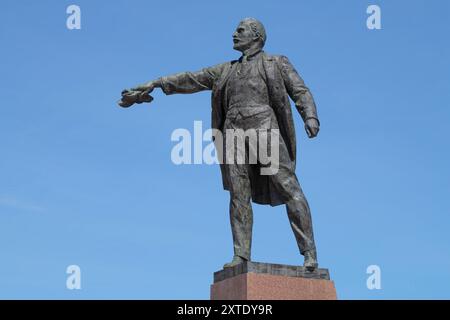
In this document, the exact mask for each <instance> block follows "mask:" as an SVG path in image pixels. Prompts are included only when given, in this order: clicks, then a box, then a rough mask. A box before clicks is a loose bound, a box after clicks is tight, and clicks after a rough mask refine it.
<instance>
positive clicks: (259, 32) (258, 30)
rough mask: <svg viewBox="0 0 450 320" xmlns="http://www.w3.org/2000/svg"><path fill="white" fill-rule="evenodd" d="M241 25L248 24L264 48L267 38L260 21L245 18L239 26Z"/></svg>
mask: <svg viewBox="0 0 450 320" xmlns="http://www.w3.org/2000/svg"><path fill="white" fill-rule="evenodd" d="M241 23H245V24H249V25H250V28H251V29H252V31H253V33H254V34H255V36H257V37H258V38H259V40H260V41H261V44H262V46H264V44H265V43H266V39H267V36H266V29H265V28H264V25H263V24H262V23H261V21H259V20H256V19H255V18H245V19H243V20H242V21H241V22H240V23H239V24H241Z"/></svg>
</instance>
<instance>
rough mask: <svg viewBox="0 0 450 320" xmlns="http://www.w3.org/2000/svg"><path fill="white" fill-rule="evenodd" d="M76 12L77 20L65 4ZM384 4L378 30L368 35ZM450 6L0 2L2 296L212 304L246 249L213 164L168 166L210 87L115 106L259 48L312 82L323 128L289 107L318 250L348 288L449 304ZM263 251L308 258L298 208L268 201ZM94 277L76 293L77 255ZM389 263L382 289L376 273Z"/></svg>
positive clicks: (339, 284) (364, 294) (260, 216)
mask: <svg viewBox="0 0 450 320" xmlns="http://www.w3.org/2000/svg"><path fill="white" fill-rule="evenodd" d="M70 4H77V5H79V6H80V7H81V14H82V17H81V19H82V22H81V27H82V28H81V30H68V29H67V28H66V18H67V14H66V8H67V6H68V5H70ZM369 4H378V5H379V6H380V7H381V10H382V29H381V30H368V29H367V28H366V18H367V16H368V15H367V14H366V8H367V6H368V5H369ZM448 12H450V3H449V2H448V1H445V0H441V1H438V0H433V1H379V0H378V1H363V0H359V1H356V0H348V1H345V4H344V2H343V1H324V0H321V1H317V0H316V1H298V0H296V1H235V0H233V1H226V2H221V3H219V2H216V1H203V0H202V1H189V2H187V1H177V2H163V1H137V0H134V1H130V0H128V1H124V0H120V1H114V2H106V1H81V0H80V1H39V2H37V1H3V2H2V10H1V11H0V40H1V43H2V49H1V53H0V55H1V62H0V72H1V75H2V77H0V87H1V90H0V101H1V107H0V147H1V149H0V150H1V156H0V252H1V258H0V298H26V299H28V298H43V299H47V298H61V299H80V298H86V299H92V298H100V299H108V298H114V299H116V298H124V299H208V298H209V285H210V284H211V282H212V274H213V272H214V271H217V270H219V269H221V266H222V265H223V263H225V262H227V261H229V260H230V259H231V257H232V239H231V231H230V226H229V219H228V201H229V199H228V194H227V192H225V191H223V190H222V186H221V179H220V173H219V168H218V167H217V166H211V165H205V164H204V165H181V166H176V165H174V164H173V163H172V162H171V159H170V152H171V149H172V148H173V146H174V145H175V143H174V142H172V141H171V140H170V136H171V133H172V132H173V130H175V129H177V128H186V129H189V130H192V129H193V125H194V121H196V120H197V121H203V123H204V127H205V128H204V130H206V129H207V128H208V126H209V124H210V111H211V108H210V93H209V92H202V93H198V94H195V95H189V96H187V95H175V96H170V97H169V96H167V97H166V96H164V94H163V93H161V92H155V93H154V97H155V100H154V101H153V102H152V103H151V104H149V105H148V104H146V105H139V106H136V107H134V108H130V109H121V108H119V107H117V105H116V101H117V99H118V98H119V96H120V91H121V90H122V89H123V88H127V87H131V86H133V85H135V84H139V83H141V82H144V81H146V80H150V79H153V78H157V77H159V76H162V75H167V74H171V73H174V72H179V71H187V70H192V71H194V70H197V69H200V68H202V67H205V66H210V65H214V64H216V63H220V62H225V61H228V60H231V59H235V58H237V57H239V54H238V52H235V51H233V50H232V42H231V34H232V32H233V30H234V28H235V27H236V25H237V23H238V22H239V20H240V19H242V18H244V17H247V16H252V17H256V18H258V19H260V20H261V21H262V22H263V23H264V24H265V26H266V29H267V35H268V41H267V44H266V48H265V50H266V51H267V52H269V53H274V54H284V55H286V56H288V57H289V59H290V60H291V62H292V63H293V64H294V65H295V66H296V68H297V70H298V71H299V72H300V73H301V75H302V76H303V78H304V79H305V81H306V83H307V85H308V86H309V87H310V89H311V91H312V93H313V95H314V98H315V100H316V103H317V107H318V114H319V117H320V120H321V124H322V126H321V132H320V134H319V136H318V137H317V138H316V139H314V140H309V139H308V138H307V137H306V134H305V133H304V131H303V128H302V127H303V125H302V122H301V119H300V116H299V115H298V114H297V113H295V117H294V121H295V122H296V127H297V137H298V141H297V143H298V157H299V162H298V166H297V174H298V177H299V180H300V183H301V185H302V187H303V190H304V192H305V194H306V196H307V198H308V200H309V203H310V205H311V209H312V214H313V222H314V227H315V234H316V242H317V246H318V254H319V262H320V265H321V266H322V267H325V268H329V269H330V273H331V276H332V279H333V280H334V281H335V285H336V288H337V292H338V296H339V298H341V299H420V298H425V299H431V298H437V299H444V298H445V299H449V298H450V254H449V252H450V249H449V248H450V235H449V232H448V229H449V227H450V214H449V213H450V202H449V195H450V179H449V178H450V170H449V165H448V163H449V162H450V153H449V150H450V148H449V147H450V143H449V140H448V137H449V133H450V129H449V126H448V124H449V121H450V109H449V106H450V78H449V70H450V43H449V41H448V33H449V31H450V27H449V24H448ZM254 214H255V224H254V240H253V260H255V261H261V262H272V263H284V264H302V263H303V260H302V258H301V256H300V255H299V254H298V253H297V249H296V245H295V241H294V237H293V235H292V233H291V230H290V228H289V224H288V220H287V216H286V212H285V208H284V207H283V206H279V207H275V208H271V207H267V206H259V205H254ZM72 264H76V265H79V266H80V268H81V270H82V289H81V290H72V291H71V290H68V289H66V278H67V274H66V273H65V271H66V268H67V266H69V265H72ZM373 264H375V265H378V266H380V268H381V285H382V289H381V290H368V289H367V287H366V279H367V277H368V275H367V274H366V268H367V267H368V266H369V265H373Z"/></svg>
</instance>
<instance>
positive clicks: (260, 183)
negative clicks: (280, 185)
mask: <svg viewBox="0 0 450 320" xmlns="http://www.w3.org/2000/svg"><path fill="white" fill-rule="evenodd" d="M258 59H259V61H258V63H259V65H260V66H261V68H260V69H261V73H262V75H263V77H264V79H265V80H266V83H267V87H268V91H269V96H270V104H271V107H272V108H273V109H274V111H275V115H276V117H277V121H278V126H279V128H280V135H281V137H282V139H283V140H284V143H285V144H286V147H287V149H288V152H289V158H290V160H291V170H292V171H293V172H295V163H296V139H295V128H294V121H293V118H292V112H291V104H290V102H289V97H290V98H291V99H292V100H293V101H294V103H295V106H296V108H297V110H298V111H299V113H300V115H301V117H302V119H303V120H304V121H306V120H307V119H309V118H315V119H317V120H318V117H317V111H316V106H315V103H314V99H313V97H312V95H311V93H310V91H309V90H308V88H307V87H306V86H305V83H304V81H303V80H302V78H301V77H300V76H299V74H298V73H297V71H296V70H295V68H294V67H293V66H292V64H291V63H290V62H289V60H288V58H287V57H285V56H276V55H268V54H266V53H264V52H263V54H260V55H259V57H258ZM237 62H238V61H236V60H234V61H230V62H226V63H222V64H219V65H216V66H213V67H209V68H204V69H202V70H200V71H197V72H183V73H178V74H174V75H171V76H167V77H162V78H160V80H161V84H162V90H163V92H164V93H165V94H174V93H195V92H199V91H203V90H212V95H211V103H212V113H211V127H212V128H213V129H217V130H219V131H221V132H222V130H223V125H224V122H225V112H226V110H227V106H225V105H224V104H225V100H226V99H225V98H224V96H225V87H226V86H225V84H226V83H227V80H228V78H229V76H230V74H231V73H232V71H234V68H235V67H236V65H237ZM225 165H226V164H221V165H220V168H221V172H222V182H223V187H224V189H225V190H229V180H228V179H229V177H228V175H227V173H226V172H227V170H225V167H224V166H225ZM251 176H252V177H251V179H252V181H251V183H250V184H251V186H252V201H253V202H256V203H259V204H270V205H272V206H276V205H279V204H282V203H284V202H283V200H282V198H281V196H280V194H279V193H278V192H277V190H276V189H275V187H274V186H273V185H272V183H271V181H270V179H269V176H264V175H259V174H256V175H251Z"/></svg>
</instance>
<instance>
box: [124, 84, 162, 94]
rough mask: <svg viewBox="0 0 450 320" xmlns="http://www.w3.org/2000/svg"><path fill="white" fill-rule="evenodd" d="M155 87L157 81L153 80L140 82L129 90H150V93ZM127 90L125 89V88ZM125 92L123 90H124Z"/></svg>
mask: <svg viewBox="0 0 450 320" xmlns="http://www.w3.org/2000/svg"><path fill="white" fill-rule="evenodd" d="M153 89H155V83H154V82H153V81H150V82H147V83H143V84H140V85H138V86H136V87H134V88H131V89H129V90H127V91H141V92H142V91H148V93H150V92H152V91H153ZM124 91H125V90H124ZM122 93H123V92H122Z"/></svg>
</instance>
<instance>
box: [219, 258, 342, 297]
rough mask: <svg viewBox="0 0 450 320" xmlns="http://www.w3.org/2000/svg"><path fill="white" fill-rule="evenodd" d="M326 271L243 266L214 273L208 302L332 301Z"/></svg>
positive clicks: (286, 266) (247, 263) (331, 289)
mask: <svg viewBox="0 0 450 320" xmlns="http://www.w3.org/2000/svg"><path fill="white" fill-rule="evenodd" d="M336 299H337V294H336V289H335V287H334V282H333V281H331V280H330V274H329V272H328V270H327V269H320V268H319V269H316V270H315V271H313V272H310V271H308V270H306V269H305V268H304V267H302V266H290V265H281V264H270V263H260V262H244V263H242V264H240V265H237V266H235V267H232V268H225V269H223V270H220V271H217V272H215V273H214V283H213V284H212V285H211V300H336Z"/></svg>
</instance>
